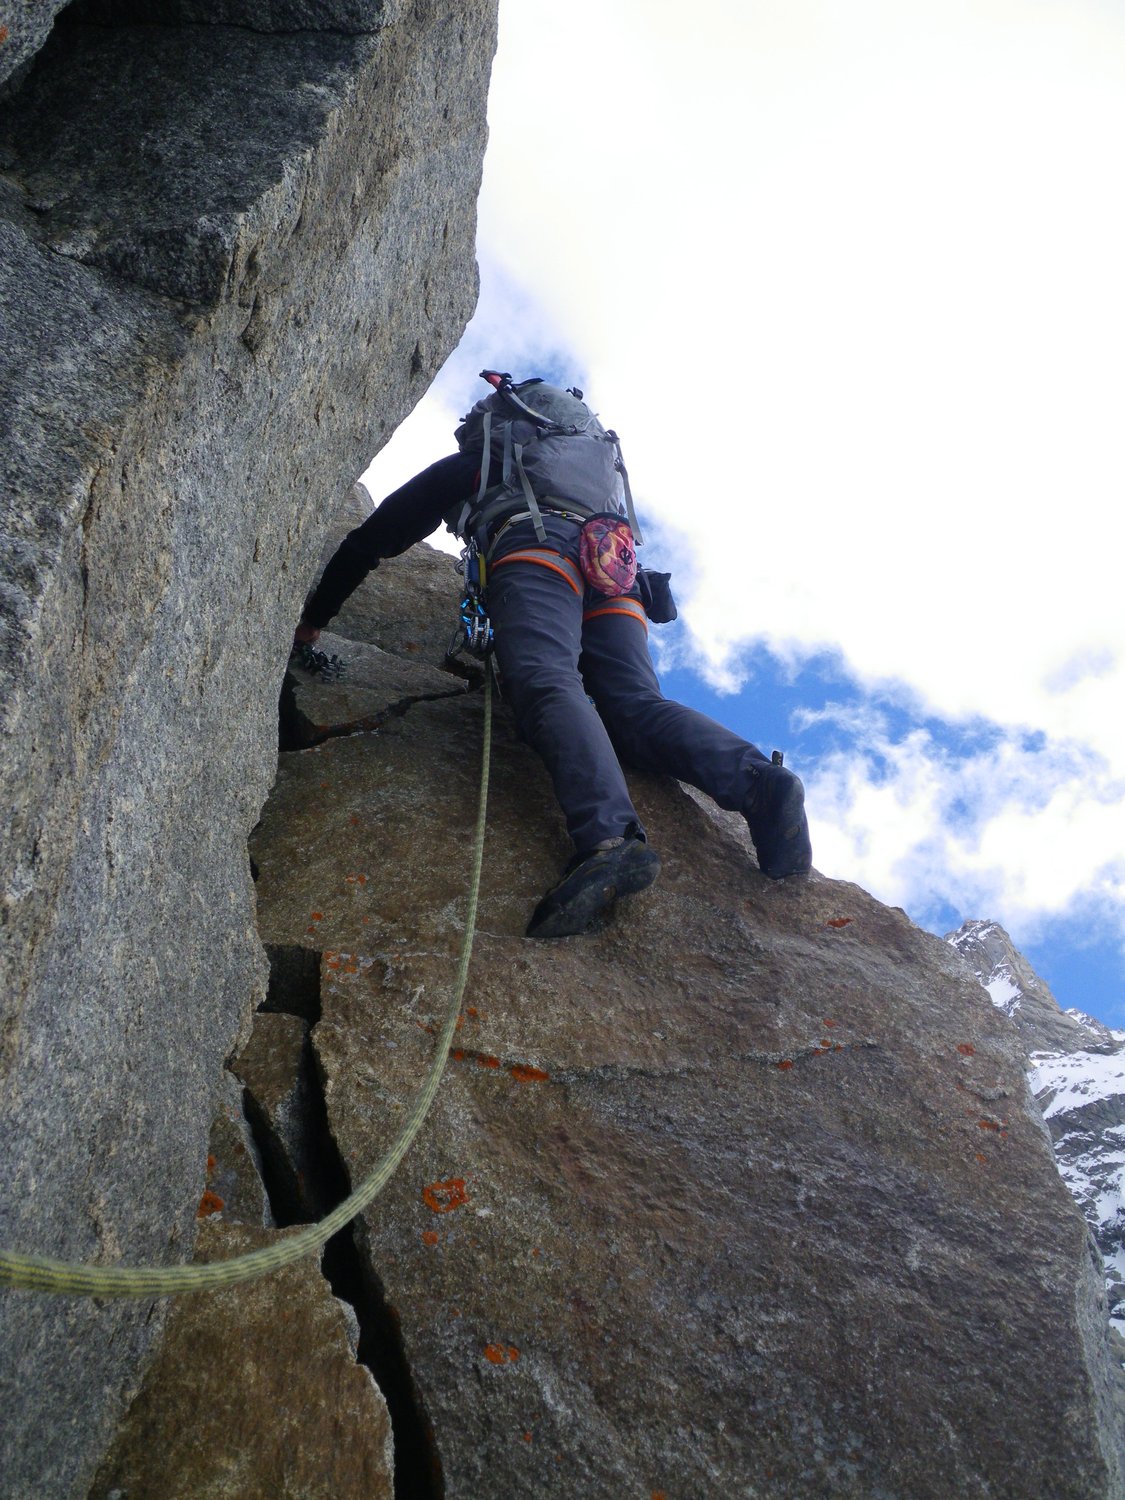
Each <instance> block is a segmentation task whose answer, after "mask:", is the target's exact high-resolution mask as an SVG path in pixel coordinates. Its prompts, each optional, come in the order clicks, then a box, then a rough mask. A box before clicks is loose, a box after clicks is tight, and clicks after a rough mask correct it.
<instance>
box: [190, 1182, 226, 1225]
mask: <svg viewBox="0 0 1125 1500" xmlns="http://www.w3.org/2000/svg"><path fill="white" fill-rule="evenodd" d="M222 1211H223V1200H222V1199H221V1198H220V1197H219V1195H218V1193H213V1192H212V1191H211V1189H210V1188H208V1189H207V1191H206V1192H205V1193H204V1194H203V1197H202V1198H200V1200H199V1207H198V1208H197V1209H196V1210H195V1217H196V1218H197V1219H207V1218H209V1217H210V1216H211V1215H212V1214H221V1213H222Z"/></svg>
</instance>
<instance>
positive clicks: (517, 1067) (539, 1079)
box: [508, 1063, 551, 1083]
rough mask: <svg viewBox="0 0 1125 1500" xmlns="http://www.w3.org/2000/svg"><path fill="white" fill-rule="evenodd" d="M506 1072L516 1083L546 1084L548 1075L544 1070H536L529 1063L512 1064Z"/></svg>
mask: <svg viewBox="0 0 1125 1500" xmlns="http://www.w3.org/2000/svg"><path fill="white" fill-rule="evenodd" d="M508 1072H509V1073H510V1074H511V1075H512V1077H513V1078H514V1079H515V1080H516V1082H517V1083H546V1082H547V1079H548V1078H550V1076H551V1075H550V1073H548V1072H547V1071H546V1069H544V1068H536V1067H533V1066H532V1065H531V1063H513V1064H512V1066H511V1067H510V1068H509V1069H508Z"/></svg>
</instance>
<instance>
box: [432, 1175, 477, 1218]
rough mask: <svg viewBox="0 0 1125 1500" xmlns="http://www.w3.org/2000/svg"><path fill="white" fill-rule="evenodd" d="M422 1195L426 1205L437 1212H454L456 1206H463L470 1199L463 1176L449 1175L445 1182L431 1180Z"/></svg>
mask: <svg viewBox="0 0 1125 1500" xmlns="http://www.w3.org/2000/svg"><path fill="white" fill-rule="evenodd" d="M422 1197H423V1198H424V1199H425V1202H426V1207H427V1208H430V1209H432V1210H433V1212H434V1213H435V1214H448V1213H452V1212H453V1210H454V1209H455V1208H463V1207H464V1206H465V1204H466V1203H468V1201H469V1195H468V1193H467V1192H466V1191H465V1179H464V1178H463V1177H447V1178H446V1179H445V1181H444V1182H431V1183H430V1185H429V1186H428V1187H424V1188H423V1189H422Z"/></svg>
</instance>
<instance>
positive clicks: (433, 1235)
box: [422, 1229, 439, 1245]
mask: <svg viewBox="0 0 1125 1500" xmlns="http://www.w3.org/2000/svg"><path fill="white" fill-rule="evenodd" d="M438 1238H439V1236H438V1232H437V1230H436V1229H423V1231H422V1243H423V1245H436V1244H437V1242H438Z"/></svg>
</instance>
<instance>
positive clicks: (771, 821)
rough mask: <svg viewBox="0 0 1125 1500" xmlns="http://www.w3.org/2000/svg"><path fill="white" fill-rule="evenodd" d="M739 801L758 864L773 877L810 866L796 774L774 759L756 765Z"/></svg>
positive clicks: (802, 791)
mask: <svg viewBox="0 0 1125 1500" xmlns="http://www.w3.org/2000/svg"><path fill="white" fill-rule="evenodd" d="M752 775H753V778H754V779H753V782H752V784H751V787H750V791H749V792H748V793H747V796H746V800H745V801H744V802H743V804H742V815H743V817H744V818H745V819H746V822H747V824H748V825H749V828H750V837H751V838H752V839H753V840H754V849H755V851H756V853H757V855H758V868H759V870H761V872H762V874H763V875H768V876H770V878H771V879H773V880H783V879H784V878H785V876H786V875H804V874H806V873H807V872H808V871H809V870H810V869H811V868H812V841H811V839H810V838H809V823H808V819H807V818H806V817H805V788H804V784H803V783H802V781H801V778H800V777H799V776H794V774H793V772H792V771H790V770H787V769H786V767H785V766H782V765H778V764H777V763H776V762H770V761H766V762H765V763H764V764H762V765H760V766H755V767H754V770H753V772H752Z"/></svg>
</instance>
